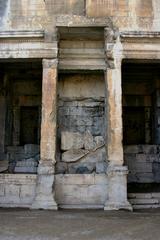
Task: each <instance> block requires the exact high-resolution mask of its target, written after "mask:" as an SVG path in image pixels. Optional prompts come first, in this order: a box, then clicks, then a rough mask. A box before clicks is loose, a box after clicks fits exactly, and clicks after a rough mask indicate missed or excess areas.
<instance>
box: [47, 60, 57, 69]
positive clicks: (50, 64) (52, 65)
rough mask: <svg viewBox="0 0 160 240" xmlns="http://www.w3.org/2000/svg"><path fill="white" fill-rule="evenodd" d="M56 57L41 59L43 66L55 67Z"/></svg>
mask: <svg viewBox="0 0 160 240" xmlns="http://www.w3.org/2000/svg"><path fill="white" fill-rule="evenodd" d="M57 66H58V59H57V58H56V59H43V68H52V69H53V68H57Z"/></svg>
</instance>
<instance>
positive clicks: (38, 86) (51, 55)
mask: <svg viewBox="0 0 160 240" xmlns="http://www.w3.org/2000/svg"><path fill="white" fill-rule="evenodd" d="M159 69H160V3H159V1H158V0H145V1H144V0H134V1H129V0H121V1H119V0H115V1H112V0H103V1H99V0H86V1H84V0H72V1H68V0H59V1H57V0H45V1H44V0H37V1H31V0H26V1H23V0H21V1H19V2H17V1H16V0H12V1H9V0H0V78H1V81H0V207H27V208H34V209H54V210H57V209H58V208H75V209H77V208H87V209H88V208H96V209H99V208H100V209H104V210H119V209H128V210H132V209H138V208H157V207H160V70H159Z"/></svg>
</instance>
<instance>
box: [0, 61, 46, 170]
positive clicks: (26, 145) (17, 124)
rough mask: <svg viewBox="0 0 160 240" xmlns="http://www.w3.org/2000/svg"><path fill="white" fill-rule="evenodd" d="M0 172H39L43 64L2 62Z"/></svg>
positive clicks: (0, 66) (0, 67) (0, 69)
mask: <svg viewBox="0 0 160 240" xmlns="http://www.w3.org/2000/svg"><path fill="white" fill-rule="evenodd" d="M0 77H1V82H0V112H1V117H0V128H1V129H0V172H6V173H36V171H37V166H38V161H39V156H40V155H39V144H40V125H41V98H42V64H41V62H40V61H34V62H33V61H23V62H22V61H18V60H17V61H15V62H1V63H0Z"/></svg>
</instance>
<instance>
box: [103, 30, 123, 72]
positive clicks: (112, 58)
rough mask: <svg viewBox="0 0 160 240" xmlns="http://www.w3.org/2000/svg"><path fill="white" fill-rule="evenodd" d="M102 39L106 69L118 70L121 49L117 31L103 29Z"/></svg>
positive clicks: (121, 55)
mask: <svg viewBox="0 0 160 240" xmlns="http://www.w3.org/2000/svg"><path fill="white" fill-rule="evenodd" d="M104 39H105V55H106V64H107V67H108V68H110V69H115V68H119V66H121V61H122V58H123V48H122V43H121V40H120V33H119V31H118V29H116V28H105V30H104Z"/></svg>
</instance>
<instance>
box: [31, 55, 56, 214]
mask: <svg viewBox="0 0 160 240" xmlns="http://www.w3.org/2000/svg"><path fill="white" fill-rule="evenodd" d="M56 132H57V59H55V60H53V59H51V60H47V59H44V60H43V80H42V123H41V144H40V151H41V152H40V163H39V167H38V179H37V188H36V197H35V201H34V202H33V205H32V208H37V209H55V210H56V209H57V204H56V202H55V199H54V172H55V163H56V159H55V155H56Z"/></svg>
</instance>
